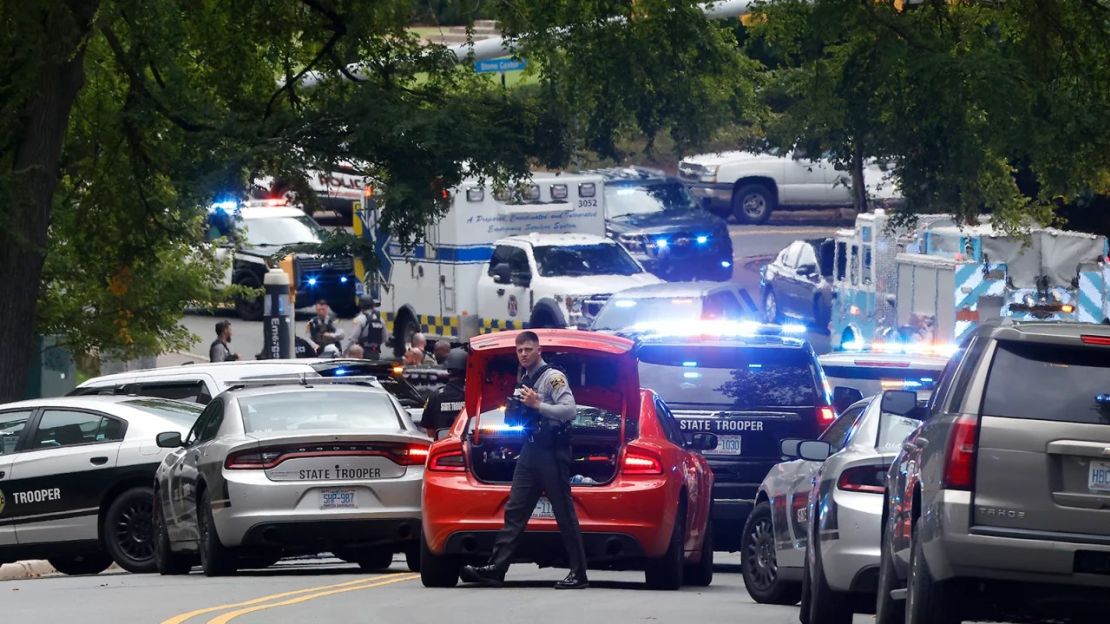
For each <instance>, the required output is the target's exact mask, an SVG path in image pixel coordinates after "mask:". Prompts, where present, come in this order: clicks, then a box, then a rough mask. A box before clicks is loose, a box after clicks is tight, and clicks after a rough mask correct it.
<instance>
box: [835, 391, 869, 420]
mask: <svg viewBox="0 0 1110 624" xmlns="http://www.w3.org/2000/svg"><path fill="white" fill-rule="evenodd" d="M862 400H863V393H862V392H860V391H859V390H857V389H855V388H849V387H847V386H837V387H835V388H833V401H832V402H833V408H834V409H836V413H837V414H841V413H843V412H844V410H846V409H848V408H849V407H851V405H852V404H853V403H855V402H856V401H862Z"/></svg>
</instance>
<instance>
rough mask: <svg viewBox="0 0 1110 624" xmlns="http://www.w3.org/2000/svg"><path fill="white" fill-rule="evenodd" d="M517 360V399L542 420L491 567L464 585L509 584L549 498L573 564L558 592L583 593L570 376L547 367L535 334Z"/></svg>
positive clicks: (472, 573) (467, 570)
mask: <svg viewBox="0 0 1110 624" xmlns="http://www.w3.org/2000/svg"><path fill="white" fill-rule="evenodd" d="M516 355H517V360H518V361H519V362H520V366H521V368H522V369H524V374H523V376H522V378H521V381H522V385H523V387H520V386H518V390H517V392H516V393H515V396H517V397H518V399H519V400H520V401H521V402H522V403H523V404H524V405H525V406H527V408H528V409H530V410H534V413H538V414H535V415H536V416H538V418H536V419H535V422H536V423H538V425H537V426H535V427H529V431H530V433H528V434H527V437H526V438H525V442H524V448H523V449H522V450H521V452H520V457H519V458H518V459H517V462H516V470H515V471H514V472H513V484H512V489H511V490H510V492H509V503H508V504H507V505H506V506H505V527H504V528H503V529H501V532H500V533H499V534H498V535H497V540H496V541H495V542H494V545H493V553H492V554H491V555H490V561H489V564H487V565H485V566H482V567H474V566H464V567H463V569H462V578H463V580H464V581H469V582H472V583H481V584H483V585H492V586H500V585H502V584H503V583H504V580H505V571H506V570H507V569H508V568H509V562H510V561H511V560H512V557H513V552H514V551H515V550H516V546H517V544H518V543H519V542H520V538H521V536H522V535H523V534H524V527H525V525H526V524H527V523H528V519H529V518H530V517H531V515H532V510H533V509H535V507H536V503H537V502H538V501H539V499H540V495H541V494H546V495H547V497H548V499H549V500H550V501H551V508H552V510H553V511H554V512H555V521H556V522H557V523H558V524H559V533H560V535H562V538H563V546H564V547H565V548H566V552H567V562H568V563H569V564H570V574H568V575H567V577H566V578H565V579H563V580H561V581H559V582H558V583H556V584H555V589H582V588H585V587H588V586H589V581H587V579H586V552H585V548H584V546H583V544H582V529H581V527H579V525H578V516H577V514H576V513H575V511H574V502H573V500H572V499H571V496H570V468H571V458H570V437H569V436H568V435H567V434H566V428H567V427H568V426H569V424H570V423H571V422H572V421H573V420H574V418H575V415H576V413H577V407H576V406H575V403H574V395H573V394H571V391H570V386H569V385H568V383H567V378H566V375H564V374H563V373H562V372H560V371H558V370H556V369H554V368H551V367H550V366H548V365H547V364H546V363H544V361H543V357H542V354H541V352H540V340H539V337H538V336H537V335H536V334H535V332H531V331H523V332H521V333H520V334H518V335H517V337H516Z"/></svg>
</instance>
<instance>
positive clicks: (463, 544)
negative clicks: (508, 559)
mask: <svg viewBox="0 0 1110 624" xmlns="http://www.w3.org/2000/svg"><path fill="white" fill-rule="evenodd" d="M496 539H497V531H458V532H455V533H452V534H451V537H449V538H448V539H447V544H446V546H445V547H444V554H448V555H461V556H464V557H472V558H475V559H478V560H483V561H484V560H486V559H488V557H489V555H490V553H492V552H493V543H494V541H495V540H496ZM582 543H583V545H584V546H585V549H586V560H587V561H588V562H589V563H590V564H591V565H593V566H595V567H596V566H597V565H599V564H602V565H603V564H605V563H607V562H617V561H628V560H642V559H644V550H643V548H642V547H641V545H640V542H639V540H638V539H637V538H636V537H634V536H632V535H629V534H627V533H618V532H613V533H605V532H584V533H583V534H582ZM514 561H515V562H533V561H534V562H538V563H540V564H543V565H566V563H567V562H566V556H565V549H564V547H563V540H562V537H561V536H560V535H559V532H558V531H527V532H525V533H524V537H522V538H521V540H520V546H519V547H518V548H517V551H516V553H515V555H514Z"/></svg>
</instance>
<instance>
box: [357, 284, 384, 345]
mask: <svg viewBox="0 0 1110 624" xmlns="http://www.w3.org/2000/svg"><path fill="white" fill-rule="evenodd" d="M358 307H359V309H360V310H361V313H359V315H358V316H356V317H355V319H354V324H355V332H354V334H355V335H354V336H353V337H352V339H351V344H352V345H358V346H360V347H362V354H363V355H362V357H364V358H366V359H368V360H376V359H378V358H379V356H380V355H381V352H382V343H383V342H384V341H385V323H383V322H382V317H381V316H380V315H378V311H377V310H375V309H374V298H373V297H371V296H369V295H363V296H361V297H359V299H358Z"/></svg>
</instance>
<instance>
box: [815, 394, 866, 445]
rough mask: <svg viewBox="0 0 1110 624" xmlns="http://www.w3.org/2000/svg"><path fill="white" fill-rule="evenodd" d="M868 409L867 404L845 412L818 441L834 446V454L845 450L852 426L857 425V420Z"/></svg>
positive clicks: (855, 406)
mask: <svg viewBox="0 0 1110 624" xmlns="http://www.w3.org/2000/svg"><path fill="white" fill-rule="evenodd" d="M866 407H867V404H866V403H865V404H863V405H853V406H852V407H849V408H848V409H846V410H844V413H843V414H841V415H840V418H837V419H836V422H834V423H833V424H831V425H829V428H828V429H825V432H824V433H822V434H821V437H819V438H818V440H821V441H822V442H828V443H829V445H830V446H832V452H834V453H835V452H837V451H839V450H840V449H842V448H844V445H845V444H847V443H848V433H849V432H851V431H852V425H854V424H855V422H856V419H857V418H859V415H860V414H862V413H863V410H864V409H865V408H866Z"/></svg>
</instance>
